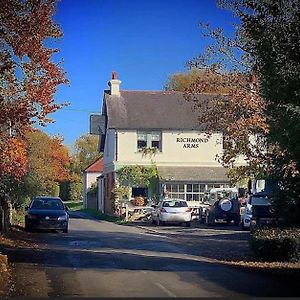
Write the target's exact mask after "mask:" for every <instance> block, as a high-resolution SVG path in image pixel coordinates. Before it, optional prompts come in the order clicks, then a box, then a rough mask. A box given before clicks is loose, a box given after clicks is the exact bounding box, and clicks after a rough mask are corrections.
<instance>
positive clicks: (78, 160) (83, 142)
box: [72, 134, 102, 173]
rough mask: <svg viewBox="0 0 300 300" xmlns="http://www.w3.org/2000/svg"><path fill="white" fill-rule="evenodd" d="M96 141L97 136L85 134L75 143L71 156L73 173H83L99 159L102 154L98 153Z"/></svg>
mask: <svg viewBox="0 0 300 300" xmlns="http://www.w3.org/2000/svg"><path fill="white" fill-rule="evenodd" d="M98 140H99V137H98V136H95V135H90V134H85V135H82V136H80V137H79V138H78V139H77V140H76V141H75V145H74V149H75V150H74V154H73V156H72V168H73V170H74V172H76V173H79V172H81V171H83V170H84V169H85V168H86V167H87V166H88V165H90V164H91V163H93V162H94V161H95V160H96V159H97V158H99V157H101V155H102V154H101V153H99V151H98Z"/></svg>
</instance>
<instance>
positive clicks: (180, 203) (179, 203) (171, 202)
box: [162, 200, 188, 207]
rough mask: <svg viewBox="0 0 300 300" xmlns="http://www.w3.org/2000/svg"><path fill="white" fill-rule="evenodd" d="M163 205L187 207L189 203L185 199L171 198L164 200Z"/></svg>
mask: <svg viewBox="0 0 300 300" xmlns="http://www.w3.org/2000/svg"><path fill="white" fill-rule="evenodd" d="M162 206H163V207H187V206H188V205H187V203H186V202H185V201H180V200H169V201H164V202H163V205H162Z"/></svg>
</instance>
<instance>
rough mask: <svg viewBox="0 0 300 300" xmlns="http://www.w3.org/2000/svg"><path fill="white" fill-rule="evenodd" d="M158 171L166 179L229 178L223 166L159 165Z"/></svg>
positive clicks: (210, 180) (227, 180) (209, 180)
mask: <svg viewBox="0 0 300 300" xmlns="http://www.w3.org/2000/svg"><path fill="white" fill-rule="evenodd" d="M157 169H158V173H159V176H160V177H161V179H162V180H166V181H198V182H200V181H202V182H220V183H227V182H229V179H228V177H227V175H226V171H227V170H226V169H225V168H223V167H192V166H191V167H167V166H166V167H165V166H164V167H161V166H158V167H157Z"/></svg>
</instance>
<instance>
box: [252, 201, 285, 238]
mask: <svg viewBox="0 0 300 300" xmlns="http://www.w3.org/2000/svg"><path fill="white" fill-rule="evenodd" d="M281 225H283V219H282V218H277V217H275V216H274V214H273V213H272V206H271V205H253V206H252V218H251V221H250V231H251V232H253V231H254V230H255V229H256V228H257V227H278V226H281Z"/></svg>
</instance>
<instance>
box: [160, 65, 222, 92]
mask: <svg viewBox="0 0 300 300" xmlns="http://www.w3.org/2000/svg"><path fill="white" fill-rule="evenodd" d="M199 80H200V81H204V80H207V81H209V82H210V83H212V84H209V85H207V86H206V87H205V89H203V93H204V92H205V93H225V92H226V90H224V87H222V86H221V85H219V84H218V83H219V82H220V81H222V74H218V73H216V72H213V71H212V70H211V69H198V68H192V69H191V70H190V71H188V72H178V73H175V74H172V75H170V76H169V78H168V80H167V83H166V84H165V86H164V89H165V90H167V91H178V92H186V91H188V89H189V88H190V87H191V86H192V85H195V84H196V83H197V82H198V81H199Z"/></svg>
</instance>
